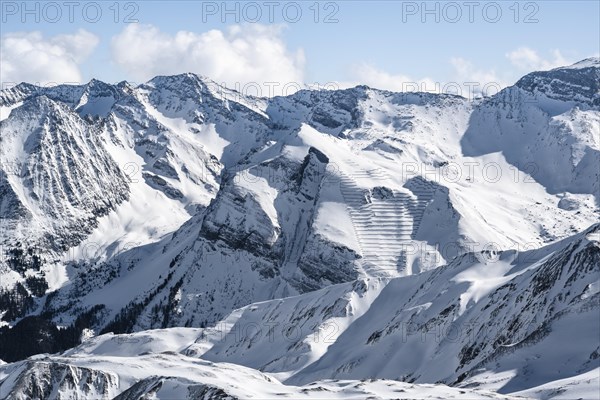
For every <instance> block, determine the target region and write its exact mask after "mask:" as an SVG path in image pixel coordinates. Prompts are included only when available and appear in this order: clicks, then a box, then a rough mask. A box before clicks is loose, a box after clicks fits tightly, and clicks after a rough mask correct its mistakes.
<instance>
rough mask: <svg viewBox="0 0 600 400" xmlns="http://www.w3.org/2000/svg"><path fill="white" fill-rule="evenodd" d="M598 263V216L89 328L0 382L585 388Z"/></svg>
mask: <svg viewBox="0 0 600 400" xmlns="http://www.w3.org/2000/svg"><path fill="white" fill-rule="evenodd" d="M599 274H600V224H596V225H594V226H593V227H591V228H590V229H588V230H586V231H584V232H582V233H580V234H577V235H575V236H573V237H571V238H568V239H565V240H562V241H559V242H557V243H554V244H551V245H548V246H545V247H542V248H540V249H536V250H529V251H524V252H516V251H512V250H511V251H504V252H499V253H491V252H477V253H468V254H465V255H463V256H460V257H457V258H456V259H455V260H454V261H453V262H451V263H450V264H448V265H445V266H442V267H440V268H438V269H435V270H431V271H426V272H423V273H421V274H417V275H412V276H406V277H398V278H393V279H392V280H391V281H389V282H387V280H386V279H385V278H363V279H358V280H356V281H354V282H351V283H342V284H337V285H332V286H330V287H327V288H324V289H321V290H318V291H314V292H310V293H306V294H303V295H299V296H294V297H288V298H284V299H277V300H272V301H267V302H261V303H255V304H251V305H248V306H246V307H243V308H241V309H239V310H236V311H234V312H233V313H231V314H230V315H229V316H228V317H227V318H225V319H224V320H222V321H221V322H219V323H218V324H216V326H215V327H211V328H204V329H202V328H169V329H164V330H151V331H142V332H138V333H133V334H122V335H114V334H112V333H109V334H105V335H101V336H96V337H91V338H88V339H87V340H85V341H84V342H83V343H82V344H81V345H79V346H78V347H76V348H73V349H70V350H68V351H66V352H64V353H62V354H60V355H53V356H49V355H38V356H33V357H31V358H29V359H28V360H24V361H19V362H16V363H12V364H6V365H2V366H0V395H2V397H3V398H7V399H27V398H31V397H36V398H51V397H52V394H60V396H61V398H91V397H94V398H107V397H108V398H112V397H115V398H118V399H140V398H146V397H145V396H155V397H156V398H181V399H183V398H190V399H192V398H210V399H221V398H234V399H237V398H240V399H245V398H277V397H279V396H285V397H289V396H293V398H320V399H330V398H366V397H369V396H371V397H369V398H374V399H376V398H382V399H389V398H397V397H398V396H401V397H402V398H411V399H429V398H440V399H448V398H457V399H461V398H465V399H475V398H544V399H546V398H586V399H587V398H590V399H591V398H594V396H595V395H596V394H597V393H598V387H599V385H600V377H599V375H598V374H599V372H600V357H599V354H600V347H599V346H600V343H598V337H599V336H600V320H599V319H598V318H597V316H598V314H599V311H600V301H599V300H600V286H599V285H598V282H599V280H598V277H599ZM281 382H283V383H284V384H285V385H283V384H282V383H281ZM202 396H205V397H202ZM227 396H230V397H227ZM513 396H514V397H513Z"/></svg>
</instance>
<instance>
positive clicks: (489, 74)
mask: <svg viewBox="0 0 600 400" xmlns="http://www.w3.org/2000/svg"><path fill="white" fill-rule="evenodd" d="M450 64H451V65H452V67H453V68H454V73H453V80H454V82H456V83H458V84H459V85H461V86H462V87H463V91H464V93H466V94H468V95H470V96H472V95H475V96H478V95H484V96H491V95H494V94H496V93H497V92H498V91H499V90H501V89H503V88H505V87H506V86H508V83H507V82H506V81H505V80H504V79H502V78H501V77H499V76H498V74H497V73H496V71H495V70H494V69H489V70H485V69H480V68H477V67H475V65H473V63H472V62H471V61H469V60H466V59H464V58H462V57H453V58H452V59H450ZM463 96H465V97H468V96H467V95H465V94H463Z"/></svg>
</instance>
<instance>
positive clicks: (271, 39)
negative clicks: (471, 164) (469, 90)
mask: <svg viewBox="0 0 600 400" xmlns="http://www.w3.org/2000/svg"><path fill="white" fill-rule="evenodd" d="M247 3H251V4H250V5H247ZM65 4H66V3H63V2H61V1H58V2H55V3H54V4H53V5H52V6H47V5H45V3H40V2H29V3H27V5H26V6H25V7H26V8H27V9H25V7H24V6H23V3H22V2H20V1H19V2H10V1H8V2H7V1H4V2H3V3H2V8H1V10H2V32H1V34H2V40H3V42H2V53H3V54H2V68H1V69H0V74H1V75H2V77H1V78H2V82H12V81H15V80H28V81H32V82H40V83H43V82H46V81H65V80H75V81H88V80H89V79H91V78H93V77H95V78H99V79H101V80H105V81H108V82H117V81H120V80H123V79H127V80H131V81H135V82H139V81H143V80H146V79H148V78H150V77H151V76H153V75H155V74H157V73H169V74H175V73H180V72H186V71H187V70H191V72H196V73H200V74H203V75H209V76H210V77H213V78H215V80H217V81H219V82H221V81H222V82H223V83H227V84H229V85H230V86H234V83H233V82H235V83H238V82H240V83H239V84H240V85H243V84H244V83H245V82H250V81H254V82H259V83H261V85H262V84H263V83H264V81H265V80H268V79H269V78H270V77H272V78H273V79H274V80H276V81H278V82H287V81H299V82H301V83H318V84H325V83H327V82H332V81H334V82H338V83H339V84H340V85H351V84H356V83H366V84H369V85H371V86H380V87H384V88H388V89H394V90H401V89H402V87H403V86H402V85H401V82H417V83H418V84H424V85H425V86H427V85H430V86H431V85H435V83H436V82H441V83H442V84H443V83H445V82H451V81H454V82H462V81H469V80H475V81H477V82H482V83H484V82H487V81H494V82H498V83H499V84H500V85H502V86H504V85H507V84H512V83H513V82H514V80H516V79H518V78H519V77H520V76H522V75H523V74H525V73H527V72H529V71H530V70H533V69H549V68H552V67H555V66H558V65H563V64H568V63H571V62H575V61H578V60H580V59H583V58H586V57H590V56H597V55H598V53H599V52H600V6H599V4H600V2H598V1H538V2H527V1H521V2H516V1H498V2H488V1H483V2H466V1H457V2H434V1H430V2H422V1H418V2H410V1H409V2H406V1H371V2H367V1H336V2H327V1H323V2H315V1H304V2H297V3H294V2H277V1H275V2H270V3H267V2H264V1H257V2H228V3H226V5H225V7H227V8H228V9H229V10H232V12H230V13H225V14H223V12H224V7H223V5H224V4H225V3H223V2H221V1H218V2H201V1H171V2H166V1H143V2H119V3H115V2H114V1H108V2H96V3H94V2H76V5H74V6H72V8H71V9H69V6H66V5H65ZM115 4H116V6H115ZM117 9H118V13H117V12H116V11H117ZM298 9H300V10H301V12H302V15H301V16H299V15H298V14H297V10H298ZM98 10H101V15H98ZM317 10H318V14H316V11H317ZM498 10H499V11H500V13H501V14H498ZM426 11H429V12H426ZM70 12H71V15H69V13H70ZM257 12H260V13H261V16H260V17H258V14H257ZM270 12H271V13H272V14H271V15H272V17H273V18H270V16H271V15H269V13H270ZM128 16H130V20H127V17H128ZM328 16H329V18H328V19H327V17H328ZM36 19H38V20H36ZM236 19H237V21H236ZM315 19H316V21H315ZM115 20H116V21H115ZM133 20H135V21H137V22H132V21H133ZM238 23H239V24H240V27H239V28H232V26H234V25H237V24H238ZM232 29H234V31H232ZM235 29H237V30H235ZM214 30H218V31H221V32H222V33H223V34H222V35H221V36H219V35H213V34H207V32H211V31H212V32H213V33H214V32H215V31H214ZM32 32H36V33H35V34H32ZM178 34H179V37H178V38H177V35H178ZM11 38H12V39H15V38H16V39H18V40H9V39H11ZM115 38H117V39H115ZM114 43H120V45H115V44H114ZM157 43H161V44H160V45H159V44H157ZM215 59H216V60H215ZM154 64H155V65H154ZM211 75H216V76H211Z"/></svg>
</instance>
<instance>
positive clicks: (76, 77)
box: [0, 29, 99, 85]
mask: <svg viewBox="0 0 600 400" xmlns="http://www.w3.org/2000/svg"><path fill="white" fill-rule="evenodd" d="M98 42H99V40H98V37H96V36H95V35H94V34H92V33H90V32H88V31H85V30H83V29H80V30H79V31H77V32H76V33H75V34H72V35H57V36H53V37H51V38H48V39H46V38H44V37H43V35H42V34H41V33H40V32H27V33H25V32H23V33H9V34H6V35H3V36H2V39H1V46H0V75H1V77H0V80H1V81H2V83H3V84H8V83H20V82H31V83H38V84H41V85H49V84H53V83H77V82H81V80H82V77H81V71H80V69H79V66H80V64H81V62H83V61H84V60H85V59H86V58H87V57H88V56H89V55H90V53H91V52H92V51H93V50H94V48H95V47H96V45H97V44H98Z"/></svg>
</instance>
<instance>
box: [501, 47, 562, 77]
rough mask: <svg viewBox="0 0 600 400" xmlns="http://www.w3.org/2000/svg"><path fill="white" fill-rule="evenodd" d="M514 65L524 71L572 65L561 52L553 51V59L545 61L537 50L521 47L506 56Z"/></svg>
mask: <svg viewBox="0 0 600 400" xmlns="http://www.w3.org/2000/svg"><path fill="white" fill-rule="evenodd" d="M506 57H507V58H508V59H509V61H510V62H511V64H512V65H514V66H515V67H517V68H519V69H521V70H524V71H528V72H530V71H545V70H549V69H552V68H556V67H563V66H565V65H569V64H572V62H570V61H567V60H566V59H565V58H564V57H563V55H562V54H561V53H560V51H559V50H556V49H555V50H553V51H552V58H551V59H548V60H546V59H543V58H542V57H541V56H540V55H539V54H538V53H537V52H536V51H535V50H532V49H530V48H529V47H519V48H518V49H516V50H513V51H511V52H509V53H507V54H506Z"/></svg>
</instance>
